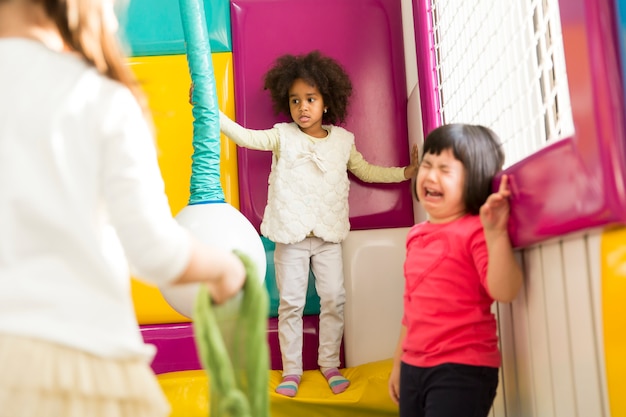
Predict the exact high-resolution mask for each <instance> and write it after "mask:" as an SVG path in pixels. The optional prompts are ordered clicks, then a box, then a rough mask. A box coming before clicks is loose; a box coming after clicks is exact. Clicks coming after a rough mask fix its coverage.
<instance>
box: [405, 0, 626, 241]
mask: <svg viewBox="0 0 626 417" xmlns="http://www.w3.org/2000/svg"><path fill="white" fill-rule="evenodd" d="M429 3H430V1H428V0H413V8H414V11H415V22H416V25H415V31H416V36H415V39H416V52H417V56H418V69H419V77H420V97H421V99H422V109H423V125H424V131H425V133H428V132H429V131H430V130H432V129H434V128H435V127H437V126H438V125H439V124H440V123H441V122H440V114H439V109H438V108H433V107H436V106H438V98H437V96H436V88H437V79H436V76H435V73H434V71H433V69H434V66H433V62H434V59H433V51H432V41H431V38H432V35H431V33H430V32H429V31H430V27H429V19H428V18H427V16H426V13H427V12H428V11H429V7H430V6H429ZM559 6H560V10H561V21H562V22H561V25H562V32H563V41H564V46H565V59H566V65H567V73H568V81H569V90H570V96H571V101H572V110H573V114H574V126H575V130H576V132H575V136H573V137H571V138H566V139H563V140H562V141H560V142H557V143H554V144H552V145H550V146H548V147H546V148H544V149H542V150H541V151H540V152H537V153H536V154H534V155H532V156H531V157H529V158H526V159H525V160H523V161H521V162H520V163H518V164H516V165H514V166H512V167H510V168H509V169H507V170H506V172H505V173H506V174H508V175H510V177H511V188H512V192H513V197H512V207H511V224H510V231H511V238H512V240H513V243H514V244H515V246H517V247H523V246H528V245H531V244H534V243H538V242H540V241H543V240H546V239H550V238H553V237H557V236H561V235H564V234H567V233H570V232H574V231H578V230H581V229H586V228H591V227H595V226H602V225H607V224H611V223H616V222H624V221H626V189H625V183H626V175H625V174H626V149H625V147H626V130H625V126H624V114H625V112H624V97H623V91H624V90H623V87H622V86H623V80H622V79H621V73H620V63H619V56H618V51H619V44H618V40H617V37H616V32H617V31H616V28H615V25H616V22H615V10H614V7H615V6H614V4H613V1H612V0H560V2H559ZM497 183H498V181H496V184H495V186H496V187H497V185H498V184H497Z"/></svg>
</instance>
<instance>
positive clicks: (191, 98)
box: [189, 82, 196, 106]
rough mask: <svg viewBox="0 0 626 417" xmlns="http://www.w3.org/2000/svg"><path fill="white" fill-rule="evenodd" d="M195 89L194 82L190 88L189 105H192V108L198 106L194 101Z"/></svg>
mask: <svg viewBox="0 0 626 417" xmlns="http://www.w3.org/2000/svg"><path fill="white" fill-rule="evenodd" d="M194 87H195V86H194V85H193V82H192V83H191V85H190V86H189V104H191V105H192V106H193V105H194V104H196V103H195V102H194V101H193V88H194Z"/></svg>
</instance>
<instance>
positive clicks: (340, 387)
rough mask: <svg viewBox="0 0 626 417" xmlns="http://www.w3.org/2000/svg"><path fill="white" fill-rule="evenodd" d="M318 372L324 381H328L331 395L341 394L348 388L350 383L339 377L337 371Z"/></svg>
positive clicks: (329, 369) (323, 369) (323, 370)
mask: <svg viewBox="0 0 626 417" xmlns="http://www.w3.org/2000/svg"><path fill="white" fill-rule="evenodd" d="M320 371H322V374H323V375H324V377H325V378H326V381H328V386H330V389H331V390H332V392H333V394H339V393H342V392H344V391H345V390H346V389H347V388H348V387H349V386H350V381H349V380H348V379H346V378H345V377H344V376H343V375H341V373H340V372H339V369H337V368H320Z"/></svg>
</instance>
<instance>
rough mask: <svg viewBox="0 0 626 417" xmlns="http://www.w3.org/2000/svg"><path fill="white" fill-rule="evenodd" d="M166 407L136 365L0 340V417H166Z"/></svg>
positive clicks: (152, 380)
mask: <svg viewBox="0 0 626 417" xmlns="http://www.w3.org/2000/svg"><path fill="white" fill-rule="evenodd" d="M169 413H170V407H169V404H168V402H167V399H166V398H165V396H164V394H163V392H162V391H161V388H160V386H159V384H158V382H157V379H156V377H155V376H154V374H153V372H152V370H151V369H150V367H149V366H148V364H146V363H145V361H142V360H140V359H132V360H112V359H104V358H100V357H97V356H93V355H90V354H87V353H85V352H82V351H78V350H75V349H72V348H68V347H65V346H60V345H57V344H53V343H49V342H46V341H40V340H36V339H28V338H23V337H17V336H11V335H5V334H0V417H166V416H168V415H169Z"/></svg>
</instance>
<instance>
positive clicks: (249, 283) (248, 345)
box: [193, 251, 269, 417]
mask: <svg viewBox="0 0 626 417" xmlns="http://www.w3.org/2000/svg"><path fill="white" fill-rule="evenodd" d="M234 252H235V253H236V254H237V255H238V256H239V257H240V259H241V261H242V262H243V264H244V266H245V268H246V274H247V277H246V282H245V284H244V287H243V291H242V292H241V293H239V294H238V295H237V296H235V297H234V298H232V299H230V300H228V301H227V302H225V303H223V304H221V305H218V306H215V305H212V302H211V298H210V294H209V291H208V289H207V287H206V286H205V285H202V286H201V287H200V291H199V293H198V297H197V299H196V304H195V308H194V314H193V321H194V322H193V327H194V335H195V340H196V345H197V348H198V354H199V356H200V361H201V363H202V366H203V367H204V369H205V370H206V371H207V373H208V375H209V386H210V397H209V398H210V400H209V401H210V416H211V417H269V392H268V386H269V384H268V383H269V352H268V344H267V309H268V296H267V292H266V291H265V287H264V286H263V285H262V283H261V281H260V280H259V277H258V273H257V271H256V268H255V266H254V263H253V262H252V260H251V259H250V258H249V257H248V256H246V255H244V254H242V253H239V252H237V251H234Z"/></svg>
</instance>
